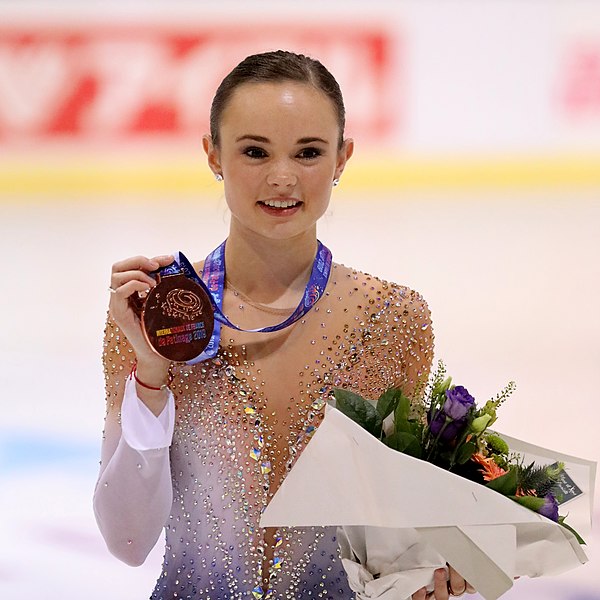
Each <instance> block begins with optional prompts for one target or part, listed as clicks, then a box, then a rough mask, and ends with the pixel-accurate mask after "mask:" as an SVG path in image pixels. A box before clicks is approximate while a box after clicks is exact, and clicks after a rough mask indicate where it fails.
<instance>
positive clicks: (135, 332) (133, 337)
mask: <svg viewBox="0 0 600 600" xmlns="http://www.w3.org/2000/svg"><path fill="white" fill-rule="evenodd" d="M172 262H173V256H169V255H163V256H155V257H154V258H147V257H145V256H134V257H131V258H126V259H125V260H122V261H120V262H116V263H115V264H114V265H113V266H112V272H111V278H110V289H111V291H112V293H111V295H110V304H109V312H110V316H111V317H112V318H113V320H114V321H115V323H116V324H117V325H118V326H119V328H120V329H121V331H122V332H123V333H124V334H125V336H126V337H127V340H128V341H129V343H130V345H131V346H132V348H133V350H134V351H135V355H136V358H137V363H138V373H140V379H141V378H142V377H141V372H142V371H144V372H146V371H148V370H154V371H156V370H158V371H159V373H157V375H162V374H163V373H166V371H167V369H168V367H169V361H168V360H167V359H165V358H162V357H161V356H159V355H158V354H156V353H155V352H154V351H153V350H152V348H151V347H150V345H149V344H148V342H147V340H146V338H145V336H144V333H143V331H142V326H141V322H140V319H139V317H138V315H137V314H136V313H135V311H134V310H133V308H132V306H131V303H130V297H131V296H133V295H134V294H136V295H137V294H138V293H141V294H144V293H146V292H148V291H149V290H150V289H151V288H153V287H154V286H155V285H156V281H155V280H154V278H153V277H151V276H150V275H149V273H150V272H152V271H155V270H156V269H159V268H160V267H166V266H167V265H169V264H171V263H172Z"/></svg>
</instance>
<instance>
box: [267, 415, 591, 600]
mask: <svg viewBox="0 0 600 600" xmlns="http://www.w3.org/2000/svg"><path fill="white" fill-rule="evenodd" d="M503 437H505V439H506V440H507V442H508V443H509V446H510V448H511V450H514V451H519V452H524V453H525V454H526V456H527V457H531V460H533V459H536V461H537V462H539V463H540V464H550V463H553V462H555V461H556V460H560V461H563V462H565V464H566V471H567V472H568V473H569V475H570V476H571V477H572V478H573V479H574V480H575V481H576V483H577V485H578V486H579V488H581V491H582V492H583V493H582V494H581V495H580V496H578V497H576V498H574V499H572V500H570V501H569V502H568V503H567V504H566V505H565V507H564V509H563V511H561V512H568V513H569V518H568V522H569V523H570V524H571V526H573V527H575V528H576V529H577V530H578V531H579V533H580V534H581V535H583V536H584V537H585V535H586V533H587V532H589V530H590V528H591V506H592V492H593V489H594V477H595V463H593V462H591V461H586V460H583V459H577V458H574V457H568V456H566V455H562V454H558V453H553V452H551V451H547V450H544V449H542V448H538V447H535V446H532V445H530V444H525V443H523V442H519V441H518V440H514V439H511V438H507V437H506V436H503ZM260 525H261V527H278V526H296V527H303V526H311V525H316V526H329V525H336V526H338V527H339V529H338V539H339V543H340V550H341V556H342V562H343V564H344V568H345V569H346V572H347V573H348V579H349V582H350V586H351V588H352V589H353V590H354V591H355V592H357V598H359V599H367V598H369V599H374V598H379V599H385V600H392V599H394V600H400V599H403V598H409V597H410V596H411V594H413V593H414V592H415V591H417V590H418V589H420V588H421V587H423V586H428V587H429V588H430V589H431V588H432V584H433V572H434V570H435V569H436V568H438V567H440V566H445V563H446V562H448V563H449V564H451V565H452V566H453V567H454V568H455V569H456V570H457V571H458V572H459V573H460V574H461V575H462V576H463V577H465V579H466V580H467V581H469V582H470V583H471V584H472V585H473V586H474V587H475V588H476V589H477V590H478V591H479V593H480V594H481V595H482V596H483V597H484V598H486V600H495V599H496V598H499V597H500V596H501V595H502V594H503V593H504V592H506V591H507V590H508V589H510V588H511V587H512V584H513V579H514V577H516V576H530V577H535V576H539V575H550V574H556V573H560V572H563V571H567V570H569V569H572V568H574V567H576V566H578V565H580V564H583V563H585V562H586V561H587V557H586V555H585V552H584V551H583V549H582V548H581V546H580V545H579V543H578V542H577V540H576V539H575V537H574V536H573V535H572V534H571V533H570V532H569V531H567V530H566V529H565V528H564V527H561V526H559V525H558V524H557V523H554V522H552V521H550V520H548V519H546V518H545V517H542V516H541V515H538V514H537V513H534V512H532V511H530V510H528V509H526V508H524V507H522V506H520V505H518V504H517V503H515V502H513V501H512V500H510V499H508V498H505V497H504V496H502V495H501V494H499V493H497V492H495V491H493V490H491V489H489V488H487V487H485V486H483V485H480V484H478V483H475V482H471V481H468V480H466V479H464V478H462V477H460V476H458V475H455V474H453V473H449V472H447V471H445V470H443V469H440V468H438V467H436V466H434V465H432V464H430V463H427V462H425V461H421V460H418V459H415V458H413V457H410V456H407V455H405V454H401V453H399V452H396V451H395V450H391V449H390V448H388V447H387V446H385V445H384V444H382V443H381V442H380V441H379V440H377V439H375V438H374V437H373V436H372V435H371V434H369V433H368V432H366V431H365V430H363V429H362V428H361V427H360V426H359V425H357V424H356V423H354V422H353V421H352V420H351V419H349V418H348V417H346V416H345V415H344V414H342V413H341V412H340V411H338V410H336V409H334V408H331V407H327V412H326V416H325V419H324V421H323V423H322V424H321V425H320V427H319V428H318V429H317V431H316V433H315V434H314V437H313V439H312V440H311V441H310V442H309V444H308V445H307V447H306V448H305V450H304V452H303V453H302V455H301V456H300V458H299V459H298V461H297V462H296V464H295V465H294V467H293V469H292V470H291V471H290V473H289V474H288V476H287V477H286V479H285V481H284V482H283V484H282V485H281V487H280V488H279V490H278V491H277V493H276V494H275V496H274V497H273V499H272V500H271V502H270V503H269V505H268V506H267V508H266V509H265V511H264V513H263V515H262V518H261V522H260Z"/></svg>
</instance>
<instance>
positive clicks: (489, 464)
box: [471, 453, 506, 481]
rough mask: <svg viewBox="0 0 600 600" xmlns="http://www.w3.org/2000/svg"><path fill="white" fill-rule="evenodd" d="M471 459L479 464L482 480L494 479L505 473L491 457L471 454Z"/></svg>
mask: <svg viewBox="0 0 600 600" xmlns="http://www.w3.org/2000/svg"><path fill="white" fill-rule="evenodd" d="M471 460H473V461H475V462H476V463H477V464H478V465H479V466H480V469H479V470H480V471H481V473H483V479H484V481H492V479H496V478H498V477H500V476H501V475H504V474H505V473H506V471H505V470H504V469H503V468H502V467H499V466H498V465H497V464H496V462H495V461H494V459H493V458H486V457H485V456H483V454H480V453H477V454H473V456H472V457H471Z"/></svg>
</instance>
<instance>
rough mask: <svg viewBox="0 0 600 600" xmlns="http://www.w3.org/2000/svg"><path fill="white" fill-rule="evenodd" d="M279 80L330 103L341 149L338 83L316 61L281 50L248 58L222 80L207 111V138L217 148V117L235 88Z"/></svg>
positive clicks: (341, 106) (342, 112)
mask: <svg viewBox="0 0 600 600" xmlns="http://www.w3.org/2000/svg"><path fill="white" fill-rule="evenodd" d="M280 81H299V82H302V83H309V84H311V85H313V86H314V87H315V88H317V89H318V90H320V91H322V92H323V93H324V94H325V95H326V96H327V97H328V98H329V99H330V100H331V101H332V102H333V106H334V108H335V112H336V114H337V119H338V125H339V128H340V139H339V143H338V145H339V147H340V148H341V147H342V143H343V141H344V126H345V121H346V110H345V108H344V99H343V98H342V92H341V90H340V86H339V85H338V82H337V81H336V80H335V78H334V76H333V75H332V74H331V73H330V72H329V71H328V70H327V69H326V68H325V67H324V66H323V65H322V64H321V63H320V62H319V61H318V60H315V59H313V58H310V57H308V56H304V55H303V54H295V53H293V52H287V51H285V50H276V51H274V52H263V53H262V54H253V55H251V56H248V57H247V58H245V59H244V60H243V61H242V62H241V63H240V64H239V65H237V67H235V68H234V69H233V71H231V72H230V73H229V74H228V75H227V76H226V77H225V79H223V81H222V82H221V84H220V85H219V87H218V88H217V91H216V92H215V97H214V98H213V101H212V106H211V108H210V135H211V137H212V141H213V144H214V145H215V146H218V145H219V125H220V122H221V117H222V115H223V111H224V110H225V107H226V106H227V103H228V102H229V99H230V98H231V96H232V94H233V92H234V91H235V89H236V88H237V87H239V86H240V85H243V84H244V83H261V82H280Z"/></svg>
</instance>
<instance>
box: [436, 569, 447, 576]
mask: <svg viewBox="0 0 600 600" xmlns="http://www.w3.org/2000/svg"><path fill="white" fill-rule="evenodd" d="M435 574H436V575H438V576H441V575H444V576H445V575H446V569H436V570H435Z"/></svg>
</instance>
